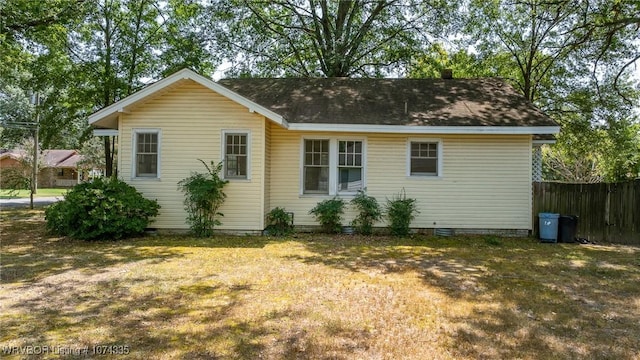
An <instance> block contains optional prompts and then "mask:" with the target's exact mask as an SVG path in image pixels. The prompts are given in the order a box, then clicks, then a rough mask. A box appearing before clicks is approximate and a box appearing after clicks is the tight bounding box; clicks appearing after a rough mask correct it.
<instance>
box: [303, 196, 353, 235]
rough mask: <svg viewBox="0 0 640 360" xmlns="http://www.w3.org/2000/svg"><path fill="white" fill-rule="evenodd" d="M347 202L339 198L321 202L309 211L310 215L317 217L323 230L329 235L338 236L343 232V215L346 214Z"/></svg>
mask: <svg viewBox="0 0 640 360" xmlns="http://www.w3.org/2000/svg"><path fill="white" fill-rule="evenodd" d="M344 206H345V201H344V200H343V199H340V198H338V197H334V198H333V199H328V200H324V201H321V202H319V203H317V204H316V206H315V207H314V208H313V209H311V211H309V214H311V215H313V216H315V217H316V219H317V220H318V222H319V223H320V225H321V226H322V230H323V231H324V232H326V233H329V234H337V233H339V232H341V231H342V214H343V213H344Z"/></svg>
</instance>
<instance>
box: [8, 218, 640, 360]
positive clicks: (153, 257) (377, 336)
mask: <svg viewBox="0 0 640 360" xmlns="http://www.w3.org/2000/svg"><path fill="white" fill-rule="evenodd" d="M0 216H1V218H0V221H2V230H1V231H2V232H1V233H0V236H1V237H2V249H1V254H2V258H1V261H2V268H1V273H0V276H1V279H2V284H1V290H2V291H1V292H0V321H1V323H0V328H1V329H2V333H1V335H0V346H1V347H2V348H7V347H18V348H21V347H25V346H44V345H48V346H68V347H71V348H84V347H85V346H87V347H88V348H89V349H91V348H92V346H93V345H126V346H128V349H129V352H130V354H129V356H128V357H131V358H140V359H147V358H160V359H162V358H165V359H194V358H196V359H197V358H215V359H248V358H266V359H298V358H301V359H302V358H320V359H352V358H360V359H403V358H404V359H416V358H436V359H460V358H463V359H464V358H468V359H475V358H496V359H501V358H521V359H538V358H593V359H602V358H610V359H633V358H635V357H637V356H638V355H639V354H640V342H639V340H638V339H639V338H640V323H639V322H638V319H640V288H639V287H638V286H637V284H638V283H640V260H639V259H640V249H638V248H635V247H624V246H583V245H550V244H539V243H537V242H534V241H532V240H526V239H499V238H490V237H484V238H482V237H481V238H455V239H454V238H451V239H437V238H415V239H405V240H395V239H389V238H361V237H323V236H300V237H290V238H285V239H272V238H265V237H217V238H214V239H193V238H188V237H164V236H160V237H145V238H137V239H131V240H125V241H119V242H79V241H74V240H69V239H64V238H56V237H52V236H49V235H47V234H46V233H45V232H44V230H43V229H44V223H43V219H42V212H41V211H26V210H16V211H3V212H0ZM0 350H2V349H0ZM49 356H50V357H55V356H53V354H49ZM2 357H3V358H6V357H7V356H6V355H5V354H3V355H2ZM20 357H23V356H20ZM26 357H28V356H26ZM33 357H34V358H40V357H42V356H33ZM77 357H83V356H77ZM89 357H92V356H89ZM72 358H73V356H72ZM107 358H108V357H107Z"/></svg>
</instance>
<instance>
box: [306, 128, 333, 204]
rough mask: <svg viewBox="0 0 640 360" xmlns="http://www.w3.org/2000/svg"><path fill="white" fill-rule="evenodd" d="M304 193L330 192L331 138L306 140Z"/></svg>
mask: <svg viewBox="0 0 640 360" xmlns="http://www.w3.org/2000/svg"><path fill="white" fill-rule="evenodd" d="M303 176H304V193H305V194H328V193H329V140H315V139H314V140H305V141H304V175H303Z"/></svg>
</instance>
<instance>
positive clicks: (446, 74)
mask: <svg viewBox="0 0 640 360" xmlns="http://www.w3.org/2000/svg"><path fill="white" fill-rule="evenodd" d="M440 77H441V78H443V79H453V70H451V69H442V70H441V71H440Z"/></svg>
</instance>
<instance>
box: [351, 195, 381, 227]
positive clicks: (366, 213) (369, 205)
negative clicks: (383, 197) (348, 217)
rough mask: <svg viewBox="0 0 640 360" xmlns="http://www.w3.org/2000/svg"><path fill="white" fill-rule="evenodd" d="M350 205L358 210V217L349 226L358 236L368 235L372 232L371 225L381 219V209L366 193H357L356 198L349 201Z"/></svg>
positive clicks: (374, 199) (376, 201)
mask: <svg viewBox="0 0 640 360" xmlns="http://www.w3.org/2000/svg"><path fill="white" fill-rule="evenodd" d="M351 204H352V205H354V206H355V207H356V209H357V210H358V215H356V217H355V219H353V222H352V223H351V225H352V226H353V227H354V228H355V229H356V231H357V232H358V233H359V234H362V235H370V234H371V232H372V230H373V223H375V222H376V221H378V220H380V219H382V209H380V204H378V200H376V198H374V197H373V196H369V195H367V193H366V191H362V190H360V191H358V194H357V195H356V197H354V198H353V199H351Z"/></svg>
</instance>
